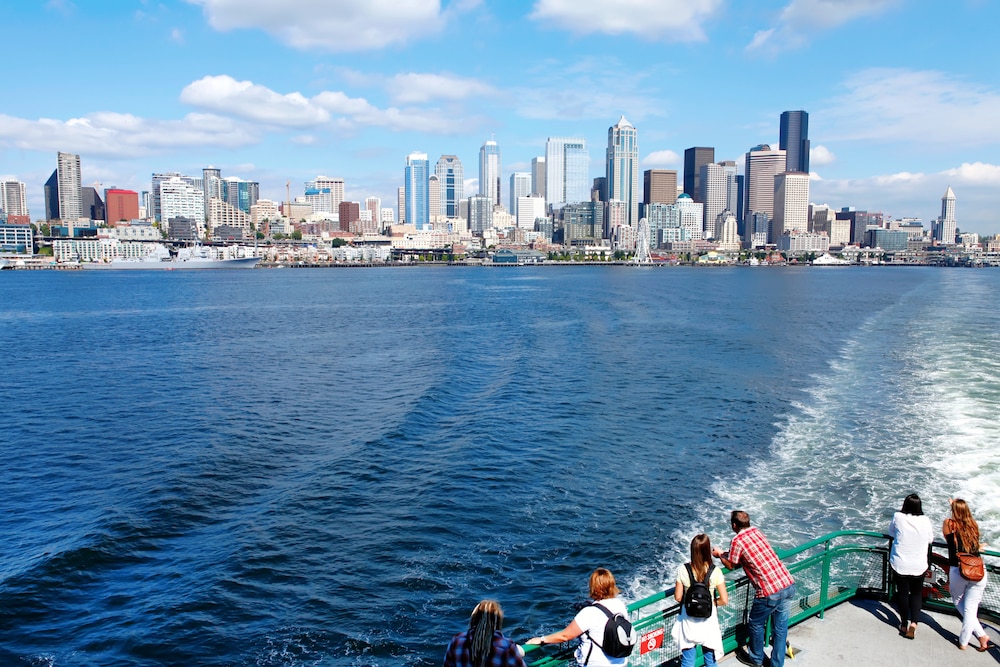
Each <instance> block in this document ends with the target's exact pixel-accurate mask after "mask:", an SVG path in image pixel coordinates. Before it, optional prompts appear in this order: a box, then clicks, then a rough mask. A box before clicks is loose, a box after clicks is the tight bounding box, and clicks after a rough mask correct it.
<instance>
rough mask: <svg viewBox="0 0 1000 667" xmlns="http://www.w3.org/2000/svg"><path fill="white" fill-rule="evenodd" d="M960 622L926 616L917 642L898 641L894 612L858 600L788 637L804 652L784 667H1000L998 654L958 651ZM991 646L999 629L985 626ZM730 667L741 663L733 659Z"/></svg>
mask: <svg viewBox="0 0 1000 667" xmlns="http://www.w3.org/2000/svg"><path fill="white" fill-rule="evenodd" d="M961 627H962V622H961V620H960V619H959V618H958V617H957V616H951V615H948V614H939V613H934V612H928V611H926V610H925V611H924V612H923V616H922V617H921V619H920V625H919V627H918V628H917V634H916V638H915V639H913V640H908V639H906V638H904V637H900V636H899V629H898V628H899V617H898V616H897V615H896V612H895V611H894V610H893V608H892V607H890V606H889V605H887V604H885V603H884V602H878V601H874V600H854V601H851V602H846V603H844V604H841V605H839V606H838V607H835V608H834V609H831V610H829V611H827V612H826V617H825V618H822V619H820V618H811V619H809V620H808V621H805V622H804V623H800V624H799V625H797V626H795V627H793V628H792V629H791V630H790V631H789V640H790V641H791V643H792V646H793V647H794V648H796V649H799V650H800V653H798V654H797V655H796V656H795V658H794V659H786V660H785V665H786V667H820V666H827V665H844V666H850V667H861V666H862V665H891V666H893V667H896V666H898V667H911V666H912V667H923V666H924V665H926V666H927V667H942V666H943V665H963V666H964V665H997V664H1000V648H997V647H996V646H994V647H992V648H991V649H990V650H989V651H987V652H985V653H980V652H978V651H976V650H975V649H974V646H976V645H977V644H978V642H977V641H976V640H975V639H973V640H972V642H971V643H970V645H969V648H968V649H966V650H965V651H959V650H958V646H957V645H956V643H955V642H956V640H957V639H958V632H959V630H960V629H961ZM983 627H984V628H985V629H986V632H987V633H988V634H989V635H990V639H991V640H992V641H993V642H1000V629H998V628H997V627H996V626H995V625H994V624H992V623H988V622H984V623H983ZM723 662H725V664H726V667H736V666H737V665H739V664H740V663H739V662H738V661H737V660H736V658H735V657H734V656H733V655H732V654H730V655H728V656H726V658H725V660H724V661H723Z"/></svg>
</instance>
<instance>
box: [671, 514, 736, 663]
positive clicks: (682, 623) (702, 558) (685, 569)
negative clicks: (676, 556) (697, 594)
mask: <svg viewBox="0 0 1000 667" xmlns="http://www.w3.org/2000/svg"><path fill="white" fill-rule="evenodd" d="M706 580H707V581H708V594H709V595H710V596H711V608H710V609H709V610H708V612H707V613H708V615H707V616H702V617H701V618H696V617H694V616H691V615H690V614H689V613H688V610H687V604H685V595H686V593H687V592H688V591H689V590H690V589H691V587H692V586H693V585H694V584H695V583H698V582H701V583H704V582H705V581H706ZM676 581H677V583H676V584H675V585H674V599H675V600H677V601H678V602H680V603H681V614H680V616H679V617H678V619H677V622H676V623H675V624H674V629H673V637H674V640H675V641H676V642H677V645H678V646H679V647H680V649H681V667H694V662H695V647H696V646H701V651H702V655H703V656H704V658H705V667H713V665H715V664H716V661H715V656H717V655H718V656H721V655H722V654H723V653H725V650H724V649H723V646H722V629H721V628H720V627H719V614H718V612H717V611H716V607H723V606H725V605H727V604H729V594H728V592H727V591H726V579H725V577H724V576H723V574H722V570H721V569H719V568H717V567H715V564H714V563H713V562H712V543H711V541H710V540H709V539H708V535H706V534H704V533H700V534H698V535H695V536H694V539H693V540H691V561H690V562H688V563H685V564H684V565H681V566H680V567H679V568H677V580H676ZM702 590H704V589H702ZM701 613H703V614H704V613H706V612H705V610H701Z"/></svg>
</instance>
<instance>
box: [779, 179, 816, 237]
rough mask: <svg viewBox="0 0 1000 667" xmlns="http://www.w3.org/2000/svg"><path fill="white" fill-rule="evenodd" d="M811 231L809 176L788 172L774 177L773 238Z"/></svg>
mask: <svg viewBox="0 0 1000 667" xmlns="http://www.w3.org/2000/svg"><path fill="white" fill-rule="evenodd" d="M808 229H809V174H804V173H802V172H793V171H786V172H782V173H780V174H778V175H777V176H775V177H774V219H773V220H772V221H771V235H772V238H777V237H779V236H781V235H782V234H784V233H785V232H790V231H799V232H805V231H808Z"/></svg>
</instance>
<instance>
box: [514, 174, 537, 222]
mask: <svg viewBox="0 0 1000 667" xmlns="http://www.w3.org/2000/svg"><path fill="white" fill-rule="evenodd" d="M530 194H531V174H529V173H528V172H526V171H515V172H514V173H512V174H511V175H510V213H511V215H513V216H514V217H515V218H517V217H518V215H517V211H518V208H517V202H518V200H519V199H520V198H521V197H527V196H528V195H530ZM532 222H534V218H532ZM519 226H520V225H519ZM531 229H534V227H531Z"/></svg>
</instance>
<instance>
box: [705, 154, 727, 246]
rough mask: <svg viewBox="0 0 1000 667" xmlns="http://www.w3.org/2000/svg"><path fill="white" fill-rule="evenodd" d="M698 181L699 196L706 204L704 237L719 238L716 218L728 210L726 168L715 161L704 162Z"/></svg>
mask: <svg viewBox="0 0 1000 667" xmlns="http://www.w3.org/2000/svg"><path fill="white" fill-rule="evenodd" d="M698 181H699V183H698V189H699V191H700V192H699V198H700V200H701V202H702V203H703V204H704V205H705V211H704V214H705V235H704V238H706V239H714V238H717V235H716V229H715V227H716V224H715V223H716V219H717V218H718V217H719V214H720V213H722V212H723V211H725V210H726V194H727V192H726V170H725V169H724V168H723V167H722V165H720V164H715V163H714V162H710V163H708V164H703V165H702V166H701V171H700V173H699V175H698Z"/></svg>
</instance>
